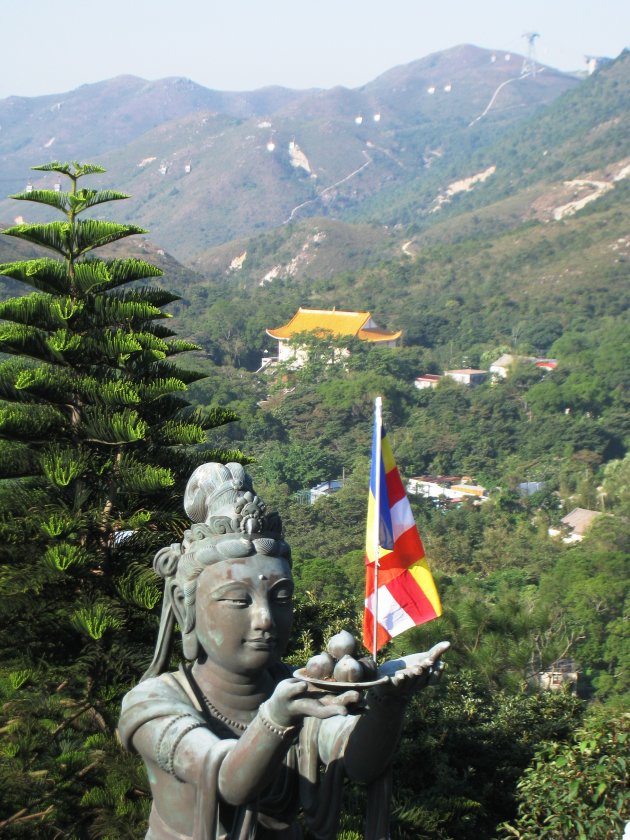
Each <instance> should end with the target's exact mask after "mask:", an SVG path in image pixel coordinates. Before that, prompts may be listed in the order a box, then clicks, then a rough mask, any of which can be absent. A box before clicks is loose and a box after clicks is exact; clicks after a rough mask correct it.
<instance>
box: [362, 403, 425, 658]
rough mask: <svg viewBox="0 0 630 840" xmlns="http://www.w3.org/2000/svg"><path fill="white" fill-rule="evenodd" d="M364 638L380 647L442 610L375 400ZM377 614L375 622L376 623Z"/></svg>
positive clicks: (370, 645) (374, 647)
mask: <svg viewBox="0 0 630 840" xmlns="http://www.w3.org/2000/svg"><path fill="white" fill-rule="evenodd" d="M365 564H366V581H365V612H364V616H363V642H364V644H365V646H366V648H367V649H368V650H371V651H372V652H373V655H374V658H376V651H377V650H379V648H381V647H383V645H384V644H385V643H386V642H388V641H389V640H390V639H391V638H392V637H393V636H397V635H398V634H399V633H402V632H404V631H405V630H408V629H409V628H410V627H415V626H416V625H417V624H424V622H426V621H431V620H432V619H434V618H437V617H438V616H439V615H441V614H442V606H441V604H440V598H439V596H438V593H437V589H436V588H435V583H434V582H433V577H432V575H431V572H430V571H429V567H428V565H427V562H426V559H425V556H424V546H423V545H422V540H421V539H420V534H419V533H418V529H417V527H416V523H415V522H414V518H413V513H412V512H411V506H410V504H409V499H408V498H407V494H406V492H405V488H404V487H403V483H402V481H401V479H400V474H399V472H398V467H397V466H396V462H395V461H394V456H393V454H392V450H391V447H390V445H389V441H388V439H387V435H386V432H385V428H384V426H383V423H382V419H381V398H380V397H378V398H377V400H376V406H375V414H374V437H373V440H372V470H371V474H370V495H369V498H368V515H367V530H366V540H365ZM375 615H376V616H377V621H376V624H375V620H374V619H375Z"/></svg>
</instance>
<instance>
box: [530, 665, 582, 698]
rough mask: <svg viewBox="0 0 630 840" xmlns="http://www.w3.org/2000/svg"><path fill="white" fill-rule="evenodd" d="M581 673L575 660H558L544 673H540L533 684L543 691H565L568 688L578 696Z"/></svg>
mask: <svg viewBox="0 0 630 840" xmlns="http://www.w3.org/2000/svg"><path fill="white" fill-rule="evenodd" d="M578 679H579V671H578V667H577V665H576V663H575V660H573V659H557V660H556V661H555V662H554V663H553V664H551V665H550V666H549V667H548V668H545V670H544V671H539V672H538V673H537V674H536V675H535V677H534V680H533V682H534V683H535V684H537V685H538V686H539V687H540V688H542V689H543V691H563V690H566V689H567V688H568V689H569V691H571V693H572V694H577V690H578Z"/></svg>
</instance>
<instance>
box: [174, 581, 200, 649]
mask: <svg viewBox="0 0 630 840" xmlns="http://www.w3.org/2000/svg"><path fill="white" fill-rule="evenodd" d="M171 600H172V602H173V613H174V615H175V620H176V621H177V623H178V624H179V627H180V630H181V631H182V649H183V652H184V656H185V657H186V659H189V660H191V661H192V660H193V659H196V658H197V656H198V653H199V642H198V640H197V634H196V633H195V614H194V609H191V608H190V606H187V605H186V601H185V597H184V592H183V590H182V589H181V588H180V587H179V586H177V585H174V586H173V589H172V590H171Z"/></svg>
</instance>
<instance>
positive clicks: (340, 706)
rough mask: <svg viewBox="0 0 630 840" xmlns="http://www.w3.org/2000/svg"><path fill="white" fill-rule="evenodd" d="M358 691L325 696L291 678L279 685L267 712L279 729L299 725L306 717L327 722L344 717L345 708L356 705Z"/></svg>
mask: <svg viewBox="0 0 630 840" xmlns="http://www.w3.org/2000/svg"><path fill="white" fill-rule="evenodd" d="M359 699H360V694H359V692H358V691H344V692H343V694H327V693H326V692H323V691H313V690H312V688H311V687H310V686H309V685H308V684H307V683H305V682H304V681H303V680H298V679H294V678H290V679H287V680H282V682H280V683H278V685H277V686H276V688H275V691H274V692H273V694H272V695H271V697H270V698H269V700H268V701H267V704H266V705H267V712H268V714H269V716H270V717H271V718H272V720H273V721H275V722H276V723H278V724H279V725H280V726H294V725H296V724H300V723H301V722H302V720H303V718H305V717H315V718H329V717H333V716H334V715H347V714H348V706H352V705H353V704H355V703H358V702H359Z"/></svg>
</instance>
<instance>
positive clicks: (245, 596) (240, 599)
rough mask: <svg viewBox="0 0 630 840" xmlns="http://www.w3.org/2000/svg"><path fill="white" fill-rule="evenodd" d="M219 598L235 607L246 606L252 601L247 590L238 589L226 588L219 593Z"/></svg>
mask: <svg viewBox="0 0 630 840" xmlns="http://www.w3.org/2000/svg"><path fill="white" fill-rule="evenodd" d="M220 600H221V601H223V602H224V603H226V604H228V605H231V606H235V607H248V606H249V605H250V604H251V602H252V599H251V596H250V594H249V592H245V591H242V590H240V589H228V590H227V591H226V592H223V593H222V594H221V599H220Z"/></svg>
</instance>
